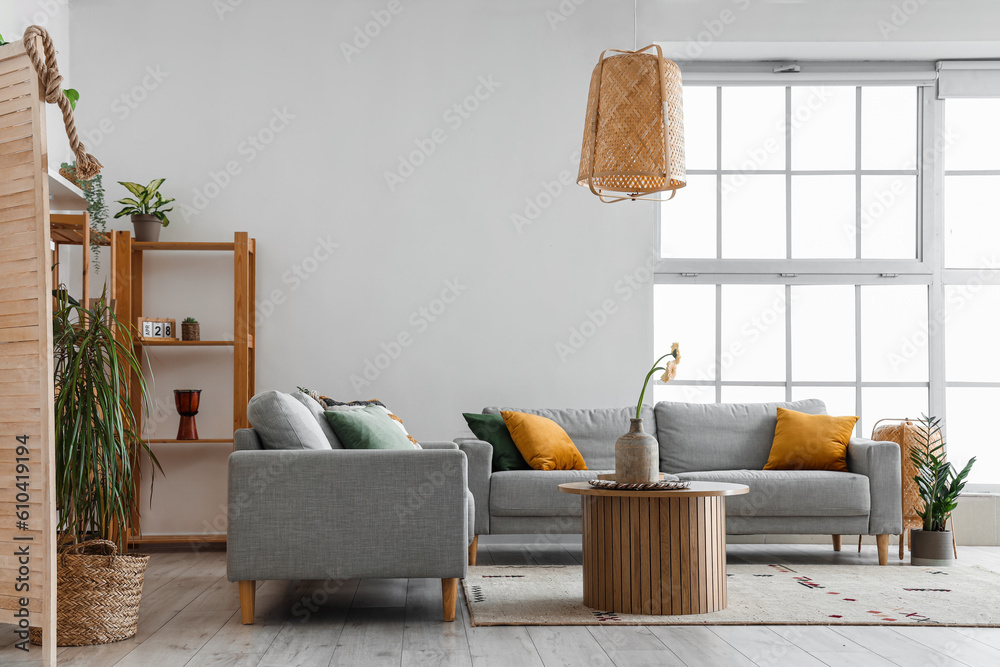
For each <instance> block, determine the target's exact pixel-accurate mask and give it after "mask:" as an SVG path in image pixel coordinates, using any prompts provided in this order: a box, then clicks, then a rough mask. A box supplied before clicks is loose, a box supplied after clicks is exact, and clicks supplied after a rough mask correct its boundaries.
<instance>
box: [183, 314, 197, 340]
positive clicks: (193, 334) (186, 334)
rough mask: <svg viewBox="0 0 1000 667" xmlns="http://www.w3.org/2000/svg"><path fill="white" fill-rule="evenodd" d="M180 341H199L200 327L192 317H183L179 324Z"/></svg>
mask: <svg viewBox="0 0 1000 667" xmlns="http://www.w3.org/2000/svg"><path fill="white" fill-rule="evenodd" d="M181 340H201V325H200V324H198V320H196V319H194V318H193V317H185V318H184V320H183V321H182V322H181Z"/></svg>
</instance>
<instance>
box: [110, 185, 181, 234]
mask: <svg viewBox="0 0 1000 667" xmlns="http://www.w3.org/2000/svg"><path fill="white" fill-rule="evenodd" d="M165 180H167V179H165V178H157V179H156V180H154V181H150V182H149V185H147V186H145V187H144V186H142V185H139V184H138V183H130V182H128V181H118V184H119V185H123V186H125V188H126V189H127V190H128V191H129V192H131V193H132V194H133V195H134V196H135V198H134V199H133V198H132V197H126V198H125V199H119V200H118V203H119V204H121V205H122V206H124V207H125V208H123V209H122V210H120V211H118V212H117V213H115V218H116V219H117V218H120V217H122V216H124V215H128V216H131V218H132V226H133V227H134V228H135V240H136V241H158V240H159V239H160V229H162V228H163V227H166V226H167V225H169V224H170V220H169V219H168V218H167V213H169V212H170V211H172V210H174V207H173V206H171V207H170V208H164V207H165V206H166V205H167V204H169V203H170V202H172V201H174V200H173V199H164V198H163V195H162V194H161V193H160V191H159V190H160V186H161V185H163V181H165Z"/></svg>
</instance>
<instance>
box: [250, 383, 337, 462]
mask: <svg viewBox="0 0 1000 667" xmlns="http://www.w3.org/2000/svg"><path fill="white" fill-rule="evenodd" d="M247 418H248V419H249V420H250V424H252V425H253V428H254V430H255V431H256V432H257V435H258V436H259V437H260V442H261V445H262V446H263V447H264V449H331V447H330V441H329V440H327V437H326V434H325V433H323V429H321V428H320V426H319V424H318V423H317V422H316V420H315V419H314V418H313V416H312V414H311V413H310V412H309V409H308V408H307V407H306V406H304V405H303V404H302V403H300V402H299V401H298V400H296V399H294V398H292V396H291V395H290V394H285V393H282V392H280V391H265V392H263V393H260V394H257V395H256V396H254V397H253V398H251V399H250V402H249V403H248V404H247Z"/></svg>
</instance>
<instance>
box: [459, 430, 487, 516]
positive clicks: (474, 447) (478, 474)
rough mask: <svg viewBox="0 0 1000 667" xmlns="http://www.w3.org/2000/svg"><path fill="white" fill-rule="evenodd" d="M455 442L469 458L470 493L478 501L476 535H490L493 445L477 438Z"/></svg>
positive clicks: (460, 439)
mask: <svg viewBox="0 0 1000 667" xmlns="http://www.w3.org/2000/svg"><path fill="white" fill-rule="evenodd" d="M455 442H457V443H458V448H459V449H460V450H462V451H463V452H465V455H466V456H467V457H468V458H469V491H471V492H472V497H473V498H474V499H475V501H476V535H489V533H490V477H491V476H492V475H493V445H491V444H490V443H488V442H486V441H484V440H476V439H475V438H455Z"/></svg>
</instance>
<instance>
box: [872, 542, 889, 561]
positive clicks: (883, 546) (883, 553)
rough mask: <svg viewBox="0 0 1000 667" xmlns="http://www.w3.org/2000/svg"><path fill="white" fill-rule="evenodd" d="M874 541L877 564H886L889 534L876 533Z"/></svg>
mask: <svg viewBox="0 0 1000 667" xmlns="http://www.w3.org/2000/svg"><path fill="white" fill-rule="evenodd" d="M875 543H876V544H877V545H878V564H879V565H888V563H889V536H888V535H876V536H875Z"/></svg>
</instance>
